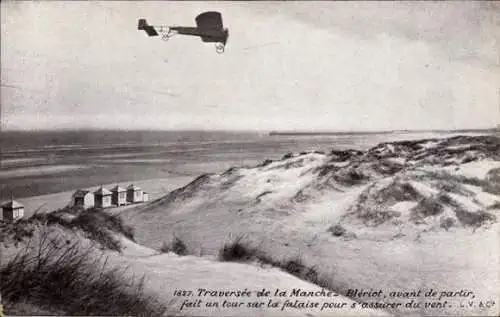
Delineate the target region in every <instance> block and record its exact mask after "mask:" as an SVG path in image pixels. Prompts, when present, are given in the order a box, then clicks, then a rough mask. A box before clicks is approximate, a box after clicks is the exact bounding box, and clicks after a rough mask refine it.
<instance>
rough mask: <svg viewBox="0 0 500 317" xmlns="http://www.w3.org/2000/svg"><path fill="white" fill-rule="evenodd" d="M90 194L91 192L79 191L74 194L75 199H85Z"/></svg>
mask: <svg viewBox="0 0 500 317" xmlns="http://www.w3.org/2000/svg"><path fill="white" fill-rule="evenodd" d="M88 193H90V190H86V189H77V190H76V192H75V193H74V194H73V197H84V196H85V195H87V194H88Z"/></svg>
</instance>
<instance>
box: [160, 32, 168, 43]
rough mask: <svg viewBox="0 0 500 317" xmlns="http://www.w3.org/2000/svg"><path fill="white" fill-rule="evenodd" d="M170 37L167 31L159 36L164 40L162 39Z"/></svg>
mask: <svg viewBox="0 0 500 317" xmlns="http://www.w3.org/2000/svg"><path fill="white" fill-rule="evenodd" d="M169 38H170V36H169V35H168V33H164V34H163V35H162V36H161V39H162V40H164V41H168V39H169Z"/></svg>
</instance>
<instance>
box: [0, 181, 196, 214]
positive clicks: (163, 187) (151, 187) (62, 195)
mask: <svg viewBox="0 0 500 317" xmlns="http://www.w3.org/2000/svg"><path fill="white" fill-rule="evenodd" d="M191 180H192V177H187V176H186V177H174V178H160V179H150V180H143V181H128V182H121V183H120V184H119V185H121V186H122V187H126V186H128V185H129V184H131V183H133V184H135V185H137V186H139V187H141V188H142V190H144V191H146V192H147V193H149V197H150V200H154V199H157V198H160V197H162V196H164V195H166V194H167V193H168V192H170V191H172V190H174V189H176V188H179V187H182V186H184V185H186V184H187V183H189V182H190V181H191ZM100 186H101V185H95V186H92V187H86V188H82V189H87V190H91V191H95V190H97V189H98V188H99V187H100ZM102 186H103V187H105V188H108V189H109V188H112V187H113V186H116V183H110V184H102ZM77 189H78V188H75V189H74V190H69V191H63V192H59V193H55V194H49V195H40V196H34V197H28V198H20V199H16V201H18V202H20V203H22V204H23V205H24V207H25V211H24V216H25V217H30V216H32V215H33V214H34V213H35V212H37V211H38V212H51V211H54V210H57V209H60V208H63V207H65V206H67V205H68V204H71V195H72V194H73V193H74V192H75V191H76V190H77ZM5 201H6V200H5ZM5 201H2V203H4V202H5ZM130 207H133V206H132V205H130V206H122V207H113V208H109V209H107V210H108V211H109V212H111V213H116V212H120V211H122V210H124V209H127V208H130Z"/></svg>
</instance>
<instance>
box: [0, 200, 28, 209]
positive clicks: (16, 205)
mask: <svg viewBox="0 0 500 317" xmlns="http://www.w3.org/2000/svg"><path fill="white" fill-rule="evenodd" d="M2 208H10V209H16V208H24V205H23V204H21V203H20V202H18V201H15V200H11V201H9V202H7V203H5V204H3V205H2Z"/></svg>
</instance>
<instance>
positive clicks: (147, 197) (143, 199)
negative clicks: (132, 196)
mask: <svg viewBox="0 0 500 317" xmlns="http://www.w3.org/2000/svg"><path fill="white" fill-rule="evenodd" d="M142 201H143V202H147V201H149V194H148V193H146V192H142Z"/></svg>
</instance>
